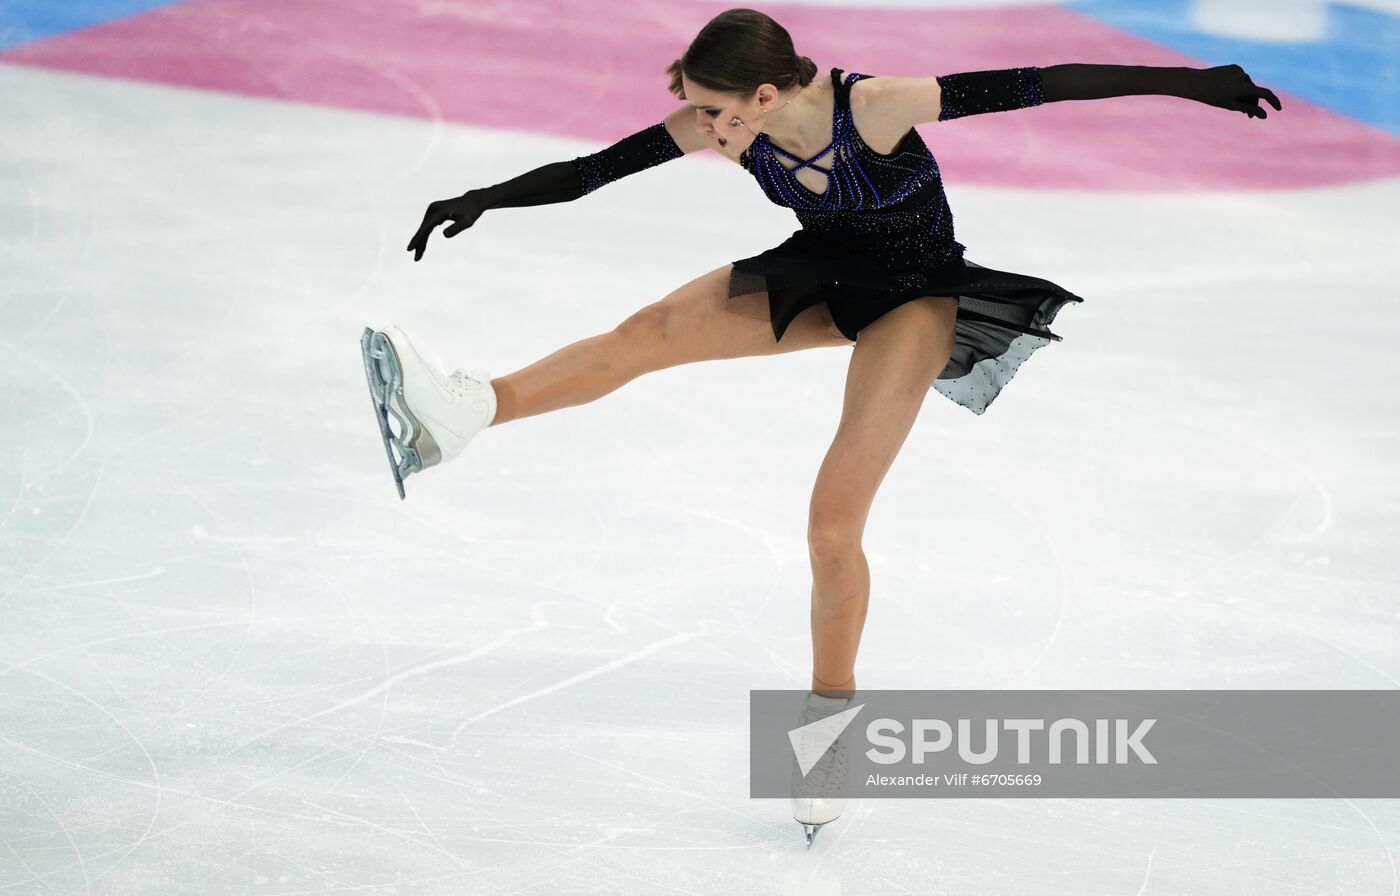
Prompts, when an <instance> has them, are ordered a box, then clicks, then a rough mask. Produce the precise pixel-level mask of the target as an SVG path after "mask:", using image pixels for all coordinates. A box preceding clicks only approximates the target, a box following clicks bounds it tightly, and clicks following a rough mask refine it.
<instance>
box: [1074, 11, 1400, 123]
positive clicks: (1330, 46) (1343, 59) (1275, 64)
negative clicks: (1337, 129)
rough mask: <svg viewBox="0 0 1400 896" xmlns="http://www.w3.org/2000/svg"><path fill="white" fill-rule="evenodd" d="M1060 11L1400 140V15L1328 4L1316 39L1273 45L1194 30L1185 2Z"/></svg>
mask: <svg viewBox="0 0 1400 896" xmlns="http://www.w3.org/2000/svg"><path fill="white" fill-rule="evenodd" d="M1065 6H1066V8H1068V9H1071V10H1073V11H1074V12H1078V13H1082V14H1084V15H1087V16H1092V17H1093V18H1096V19H1100V20H1101V21H1104V22H1107V23H1108V24H1110V25H1113V26H1115V27H1117V28H1121V29H1123V30H1124V31H1128V32H1131V33H1133V34H1136V35H1138V36H1139V37H1144V38H1147V39H1149V40H1152V41H1155V42H1157V43H1160V44H1163V45H1164V46H1168V47H1171V48H1172V49H1174V50H1178V51H1180V52H1182V53H1186V54H1187V55H1190V56H1194V57H1196V58H1198V59H1200V60H1202V61H1203V62H1205V63H1208V64H1210V65H1225V64H1228V63H1231V62H1237V63H1239V64H1240V65H1241V66H1243V67H1244V69H1245V71H1247V72H1249V75H1250V77H1251V78H1253V79H1254V83H1256V84H1262V85H1263V86H1265V87H1271V88H1273V89H1274V90H1275V91H1276V92H1277V91H1280V90H1284V91H1287V92H1289V93H1291V94H1293V95H1294V96H1300V97H1303V98H1304V99H1306V100H1309V101H1311V102H1314V103H1316V104H1318V105H1320V106H1325V107H1327V108H1329V109H1332V110H1333V111H1336V112H1340V113H1342V114H1343V115H1348V116H1350V117H1352V118H1355V119H1358V120H1360V121H1364V122H1367V123H1368V124H1372V125H1375V126H1377V127H1380V128H1384V129H1385V130H1387V131H1389V132H1390V133H1392V134H1400V16H1396V15H1390V14H1387V13H1384V12H1380V11H1378V10H1374V9H1362V8H1360V7H1357V6H1350V5H1348V4H1345V3H1329V4H1327V9H1326V16H1327V25H1326V33H1325V34H1324V35H1323V36H1322V38H1321V39H1319V40H1315V41H1306V42H1301V43H1273V42H1270V41H1264V40H1246V39H1243V38H1238V37H1225V36H1221V35H1216V34H1207V33H1204V32H1202V31H1197V30H1195V27H1194V26H1193V25H1192V23H1191V18H1190V15H1189V12H1190V6H1191V3H1190V0H1073V2H1068V3H1066V4H1065ZM1065 61H1066V62H1073V61H1074V60H1068V59H1067V60H1065ZM1266 106H1267V104H1266ZM1270 111H1272V109H1270ZM1284 111H1287V107H1286V106H1285V109H1284Z"/></svg>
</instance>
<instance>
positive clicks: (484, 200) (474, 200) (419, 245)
mask: <svg viewBox="0 0 1400 896" xmlns="http://www.w3.org/2000/svg"><path fill="white" fill-rule="evenodd" d="M488 208H490V201H489V196H488V194H487V192H486V191H485V190H468V191H467V192H465V193H463V194H462V195H461V196H454V197H453V198H451V199H439V200H438V201H437V202H431V203H429V204H428V210H427V211H426V212H425V213H424V214H423V223H422V224H421V225H419V227H418V232H417V233H415V234H414V235H413V239H411V240H409V241H408V251H409V252H412V253H414V255H413V260H414V261H418V260H419V259H421V258H422V257H423V253H424V252H426V251H428V234H430V233H432V232H433V230H434V229H435V228H436V227H437V226H438V225H439V224H442V223H444V222H446V221H451V222H452V226H451V227H449V228H447V229H446V230H444V231H443V232H442V235H443V236H445V237H447V238H448V239H451V238H452V237H454V236H456V235H457V234H459V233H461V232H462V231H463V230H466V229H467V228H468V227H470V226H472V225H473V224H475V223H476V219H477V218H480V217H481V213H482V212H484V211H486V209H488Z"/></svg>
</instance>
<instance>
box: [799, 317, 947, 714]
mask: <svg viewBox="0 0 1400 896" xmlns="http://www.w3.org/2000/svg"><path fill="white" fill-rule="evenodd" d="M957 308H958V305H957V299H955V298H952V297H939V296H927V297H924V298H921V299H916V300H914V301H912V302H909V303H907V304H904V305H901V306H899V307H898V308H895V309H894V310H893V311H890V312H888V313H887V314H885V315H884V316H883V317H881V318H880V319H878V320H876V321H875V322H874V323H873V324H870V325H869V326H868V327H866V328H865V329H863V330H861V332H860V340H859V341H858V342H857V343H856V347H855V348H854V349H853V350H852V352H851V363H850V367H849V369H848V370H847V373H846V390H845V398H844V401H843V407H842V410H841V422H840V424H839V425H838V426H837V430H836V436H835V437H834V438H833V440H832V443H831V447H830V448H829V449H828V450H827V453H826V457H825V458H824V459H823V460H822V464H821V468H820V470H819V471H818V473H817V481H816V485H815V486H814V487H813V489H812V501H811V507H810V510H809V516H808V526H807V542H808V549H809V551H808V552H809V554H810V558H811V563H812V615H811V621H812V688H811V689H812V690H813V691H816V692H818V693H822V694H826V695H830V696H838V697H844V696H849V695H850V693H851V692H852V691H854V690H855V687H856V681H855V660H856V650H857V648H858V647H859V645H860V635H861V629H862V628H863V626H864V624H865V614H866V608H867V606H868V604H869V600H870V567H869V565H868V564H867V563H866V559H865V552H864V551H863V550H862V548H861V536H862V533H863V532H864V531H865V521H866V517H867V516H868V515H869V513H870V507H871V504H872V503H873V502H874V500H875V492H876V490H877V489H878V488H879V486H880V483H881V481H883V479H884V478H885V474H886V473H887V472H888V471H889V469H890V466H891V464H892V463H893V462H894V458H895V455H896V454H897V453H898V452H899V449H900V446H901V445H903V444H904V439H905V437H906V436H908V434H909V431H910V430H911V429H912V428H913V426H914V419H915V418H916V417H917V416H918V413H919V408H920V407H921V406H922V405H923V401H924V397H925V396H926V395H927V394H928V392H929V389H930V387H932V385H933V381H934V379H935V378H937V376H938V374H939V373H941V372H942V370H943V368H944V367H945V366H946V365H947V363H948V358H949V357H950V355H951V354H952V351H953V336H954V322H955V320H956V318H957Z"/></svg>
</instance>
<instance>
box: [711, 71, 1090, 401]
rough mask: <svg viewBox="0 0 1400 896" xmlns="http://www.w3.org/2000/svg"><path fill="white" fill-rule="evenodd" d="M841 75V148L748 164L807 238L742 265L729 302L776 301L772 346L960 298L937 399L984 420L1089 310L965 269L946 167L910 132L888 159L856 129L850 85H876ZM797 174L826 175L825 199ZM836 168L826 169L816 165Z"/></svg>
mask: <svg viewBox="0 0 1400 896" xmlns="http://www.w3.org/2000/svg"><path fill="white" fill-rule="evenodd" d="M839 72H841V69H836V68H833V69H832V70H831V80H832V85H833V87H834V89H835V97H836V109H835V114H834V121H833V124H832V133H833V140H832V144H831V145H830V146H828V147H827V148H826V149H824V150H822V152H820V153H818V154H817V155H816V156H815V157H813V158H812V159H807V160H804V159H799V158H797V157H796V156H793V155H792V154H790V153H788V152H787V151H786V150H783V149H781V148H780V147H778V146H776V145H774V144H773V143H772V142H771V141H769V140H768V137H767V135H766V134H763V133H760V134H759V135H758V137H757V138H756V139H755V140H754V143H753V145H752V146H750V147H749V148H748V149H746V150H745V151H744V152H743V154H742V155H740V157H739V161H740V164H742V165H743V166H744V168H745V169H746V170H748V171H749V172H750V173H751V174H752V175H753V176H754V178H755V179H757V180H758V182H759V185H760V186H761V187H762V189H763V192H764V194H765V195H767V196H768V198H769V200H771V201H772V202H774V203H777V204H778V205H781V206H784V207H787V208H791V209H793V211H794V212H795V213H796V215H797V219H798V221H799V222H800V223H801V224H802V229H801V230H798V231H797V232H796V233H794V234H793V235H792V236H791V237H789V238H788V239H786V240H784V241H783V242H782V243H780V244H779V245H777V246H774V247H773V248H772V249H769V250H767V251H766V252H763V253H761V254H759V255H756V256H753V257H751V258H743V259H739V260H737V261H735V262H734V270H733V273H732V274H731V276H730V281H729V295H730V297H734V296H740V295H746V294H748V293H753V292H759V291H767V293H768V304H769V311H770V313H771V315H772V320H773V335H774V337H775V338H777V339H779V340H781V339H782V336H783V333H784V331H785V330H786V329H787V327H788V324H790V323H791V322H792V319H793V318H794V317H796V316H797V315H798V314H799V313H800V312H802V311H804V310H805V309H807V308H810V307H812V306H813V305H818V304H821V303H823V302H825V303H826V304H827V306H828V308H829V309H830V311H831V316H832V319H833V320H834V321H835V322H836V325H837V327H839V328H840V330H841V332H842V333H843V334H845V335H846V337H847V338H848V339H852V340H856V339H858V336H859V332H860V330H861V329H862V328H864V327H865V326H866V325H868V324H870V323H872V322H873V321H875V320H876V319H877V318H879V317H880V316H881V315H883V314H884V313H885V312H887V311H889V310H890V309H892V308H896V307H898V306H899V305H902V304H904V303H905V302H908V301H910V300H912V299H916V298H919V297H920V296H949V295H952V296H957V298H958V317H957V337H956V345H955V346H954V348H953V354H952V357H951V359H950V360H949V362H948V365H947V367H945V368H944V370H943V372H942V373H940V374H939V375H938V379H937V380H936V381H935V382H934V388H935V389H937V390H938V391H939V392H940V393H941V394H943V395H944V396H946V397H947V398H949V399H951V400H952V401H955V402H957V403H958V404H960V405H962V406H964V407H966V408H968V409H969V410H971V411H973V412H974V413H977V414H981V413H982V412H983V411H985V410H986V409H987V406H988V405H990V404H991V403H992V400H993V399H995V398H996V396H997V394H998V393H999V392H1000V391H1001V388H1002V386H1004V385H1005V384H1006V383H1007V382H1008V381H1009V380H1010V379H1011V378H1012V376H1014V375H1015V373H1016V369H1017V368H1018V367H1020V365H1021V363H1022V362H1023V361H1025V360H1026V359H1027V358H1028V357H1030V355H1031V353H1032V352H1034V351H1035V350H1036V349H1038V348H1040V347H1042V346H1045V345H1048V344H1049V343H1050V342H1051V341H1055V342H1058V341H1060V337H1059V336H1056V335H1055V334H1054V333H1051V332H1050V331H1049V330H1048V329H1047V327H1048V326H1049V325H1050V323H1051V322H1052V321H1053V320H1054V319H1055V315H1056V314H1057V313H1058V312H1059V310H1060V308H1062V307H1063V306H1064V305H1066V304H1068V303H1070V302H1082V301H1083V299H1081V298H1080V297H1079V296H1076V295H1074V294H1073V293H1070V292H1069V291H1067V290H1065V289H1064V288H1063V287H1060V286H1058V285H1056V284H1054V283H1051V282H1050V281H1048V280H1042V279H1040V278H1038V277H1031V276H1028V275H1026V274H1017V273H1012V272H1010V271H1000V270H993V269H992V268H988V267H983V266H981V265H978V264H975V263H974V262H971V261H968V260H967V259H965V258H963V250H964V249H965V248H966V247H965V246H963V244H962V243H959V242H958V241H957V240H956V239H954V238H953V214H952V212H951V211H950V210H949V208H948V200H947V197H946V196H945V195H944V192H943V181H942V179H941V177H940V176H939V173H938V163H937V162H936V161H935V160H934V158H933V154H932V153H931V152H929V149H928V147H927V146H926V145H925V144H924V141H923V139H922V138H921V137H920V136H919V133H918V131H916V130H914V129H913V128H911V129H910V130H909V132H908V133H907V134H905V135H904V138H903V139H902V140H901V141H900V143H899V145H898V146H896V147H895V149H894V152H892V153H891V154H889V155H880V154H879V153H877V152H875V151H874V150H873V149H871V148H870V147H869V146H866V145H865V141H864V140H862V139H861V136H860V134H859V133H857V131H856V129H855V126H854V124H852V121H851V107H850V89H851V85H852V84H853V83H855V82H856V81H858V80H860V79H862V78H868V77H870V76H869V75H863V74H859V73H856V72H851V73H849V74H847V75H846V76H845V78H844V79H843V78H842V77H840V75H839V74H838V73H839ZM778 154H782V155H784V156H786V157H788V158H790V159H791V160H792V161H793V162H798V163H800V164H798V165H797V166H795V167H797V168H801V167H804V166H810V167H812V168H814V169H816V170H818V171H821V172H823V173H826V174H827V184H828V186H827V189H826V191H825V192H824V193H820V194H819V193H815V192H813V191H812V190H810V189H808V188H807V187H806V186H805V185H803V184H802V183H800V182H799V181H798V180H797V178H796V177H795V176H794V175H793V169H791V168H789V167H788V166H786V165H783V164H782V163H781V162H779V160H778V158H777V155H778ZM823 158H825V159H827V166H828V167H822V166H821V165H817V164H813V163H815V162H817V161H818V160H821V159H823Z"/></svg>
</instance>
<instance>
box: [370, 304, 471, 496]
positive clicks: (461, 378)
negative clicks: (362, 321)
mask: <svg viewBox="0 0 1400 896" xmlns="http://www.w3.org/2000/svg"><path fill="white" fill-rule="evenodd" d="M360 349H361V353H362V354H363V356H364V364H365V376H366V378H367V380H368V382H369V391H370V397H371V398H372V399H373V400H374V404H375V410H376V412H377V413H378V415H379V429H380V436H381V437H382V438H383V440H384V450H385V452H386V453H387V454H388V455H389V466H390V468H391V469H392V470H393V473H394V482H395V484H396V485H397V486H398V490H399V497H400V498H403V497H404V488H403V481H404V479H406V478H408V476H410V475H412V474H413V473H420V472H422V471H423V470H426V469H428V468H429V467H434V466H437V465H438V464H440V463H442V462H443V461H445V460H451V459H452V458H454V457H456V456H457V455H458V454H461V453H462V450H463V449H464V448H466V447H467V444H468V443H469V442H470V441H471V440H472V438H473V437H474V436H475V435H476V434H477V433H478V432H480V431H481V430H483V429H485V428H486V427H487V426H489V425H490V424H491V421H492V420H494V419H495V417H496V390H495V389H494V388H492V386H491V374H490V373H489V372H488V371H487V370H485V369H484V368H473V369H471V370H457V371H454V372H453V373H451V374H449V375H443V374H442V373H439V372H438V371H437V370H435V369H434V368H433V367H432V366H431V365H429V364H427V363H426V362H425V361H424V360H423V359H422V358H421V357H419V355H418V352H416V351H415V350H414V348H413V345H412V343H410V342H409V341H408V337H407V336H405V335H404V333H403V331H402V330H400V329H399V328H398V327H392V326H391V327H386V328H385V329H383V330H372V329H369V328H368V327H367V328H365V332H364V335H363V336H361V338H360ZM390 416H392V417H393V418H394V419H395V420H396V421H397V422H398V432H397V433H395V432H394V431H393V430H392V429H391V428H390V426H389V417H390ZM395 449H397V451H398V456H397V457H396V456H395Z"/></svg>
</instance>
